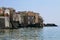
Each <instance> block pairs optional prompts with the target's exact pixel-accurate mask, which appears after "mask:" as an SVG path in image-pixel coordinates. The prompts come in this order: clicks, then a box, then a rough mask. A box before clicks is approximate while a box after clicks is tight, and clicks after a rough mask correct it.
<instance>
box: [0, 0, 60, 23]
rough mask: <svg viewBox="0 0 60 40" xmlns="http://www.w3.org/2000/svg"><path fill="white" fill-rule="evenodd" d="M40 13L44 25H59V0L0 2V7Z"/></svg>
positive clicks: (2, 0)
mask: <svg viewBox="0 0 60 40" xmlns="http://www.w3.org/2000/svg"><path fill="white" fill-rule="evenodd" d="M3 6H4V7H12V8H14V9H16V10H17V11H19V10H20V11H34V12H38V13H40V15H41V16H42V17H43V19H44V23H55V24H60V15H59V14H60V0H0V7H3Z"/></svg>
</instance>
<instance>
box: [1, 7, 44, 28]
mask: <svg viewBox="0 0 60 40" xmlns="http://www.w3.org/2000/svg"><path fill="white" fill-rule="evenodd" d="M1 16H2V17H4V20H5V21H4V22H5V24H4V25H5V27H9V28H13V27H15V28H17V26H19V25H23V26H28V25H39V26H43V19H42V17H41V16H40V15H39V13H36V12H32V11H18V12H16V11H15V9H13V8H5V7H2V8H0V17H1Z"/></svg>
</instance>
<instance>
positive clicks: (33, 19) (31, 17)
mask: <svg viewBox="0 0 60 40" xmlns="http://www.w3.org/2000/svg"><path fill="white" fill-rule="evenodd" d="M18 14H19V15H21V16H20V18H21V20H20V21H21V23H23V25H24V26H27V25H29V24H39V25H40V26H41V25H42V26H43V19H42V17H40V16H39V13H35V12H31V11H23V12H18Z"/></svg>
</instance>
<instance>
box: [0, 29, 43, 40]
mask: <svg viewBox="0 0 60 40" xmlns="http://www.w3.org/2000/svg"><path fill="white" fill-rule="evenodd" d="M42 34H43V30H42V28H20V29H0V40H43V35H42Z"/></svg>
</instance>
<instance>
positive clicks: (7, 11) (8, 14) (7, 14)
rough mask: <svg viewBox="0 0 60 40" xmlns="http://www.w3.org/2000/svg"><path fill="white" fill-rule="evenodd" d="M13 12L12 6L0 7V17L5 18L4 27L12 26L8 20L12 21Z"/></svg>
mask: <svg viewBox="0 0 60 40" xmlns="http://www.w3.org/2000/svg"><path fill="white" fill-rule="evenodd" d="M14 12H15V10H14V9H13V8H6V7H1V8H0V17H1V16H2V17H4V20H5V22H4V23H5V24H4V25H5V27H6V28H7V27H12V24H11V22H10V21H12V18H13V15H12V14H13V13H14Z"/></svg>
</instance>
